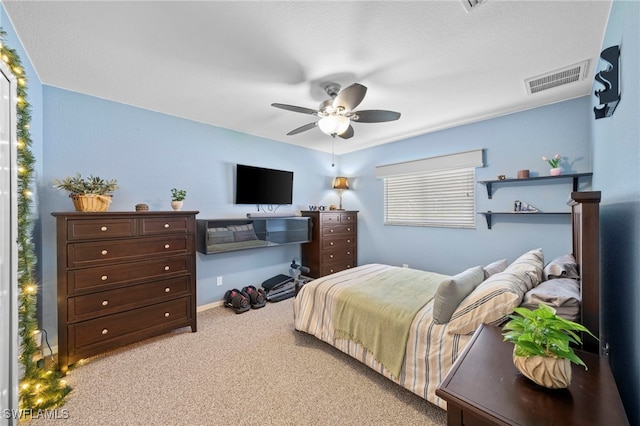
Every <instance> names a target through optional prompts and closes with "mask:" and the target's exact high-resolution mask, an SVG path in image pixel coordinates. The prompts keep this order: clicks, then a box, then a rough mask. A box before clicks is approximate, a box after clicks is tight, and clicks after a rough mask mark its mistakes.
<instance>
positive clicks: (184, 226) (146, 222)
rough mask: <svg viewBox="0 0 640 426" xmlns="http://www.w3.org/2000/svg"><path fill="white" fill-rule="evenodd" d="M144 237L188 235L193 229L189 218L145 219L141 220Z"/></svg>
mask: <svg viewBox="0 0 640 426" xmlns="http://www.w3.org/2000/svg"><path fill="white" fill-rule="evenodd" d="M141 228H142V230H141V234H142V235H158V234H172V233H182V234H184V233H187V232H189V229H190V228H191V218H190V217H189V216H177V217H145V218H142V219H141Z"/></svg>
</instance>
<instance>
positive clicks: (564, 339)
mask: <svg viewBox="0 0 640 426" xmlns="http://www.w3.org/2000/svg"><path fill="white" fill-rule="evenodd" d="M538 306H539V307H538V309H536V310H533V311H532V310H529V309H527V308H520V307H519V308H515V309H514V312H515V314H511V315H509V318H510V321H509V322H507V324H505V326H504V328H503V329H504V330H505V332H504V333H503V334H502V335H503V338H504V340H508V341H510V342H511V343H513V344H514V348H513V364H514V365H515V366H516V368H517V369H518V370H519V371H520V372H521V373H522V374H523V375H524V376H525V377H527V378H528V379H530V380H531V381H533V382H534V383H536V384H538V385H540V386H544V387H546V388H550V389H563V388H566V387H568V386H569V385H570V384H571V362H573V363H574V364H577V365H582V366H583V367H584V368H585V369H586V368H587V366H586V365H585V363H584V362H583V361H582V360H581V359H580V358H579V357H578V356H577V355H576V354H575V352H574V351H573V349H572V348H571V346H570V345H571V344H576V345H580V344H582V340H581V338H580V335H579V334H578V332H584V333H588V334H589V335H591V336H593V337H594V338H596V337H595V336H594V335H593V334H592V333H591V332H590V331H589V330H588V329H587V328H586V327H585V326H583V325H581V324H578V323H575V322H573V321H569V320H566V319H564V318H561V317H559V316H557V315H556V311H555V309H553V308H552V307H550V306H547V305H545V304H543V303H541V304H540V305H538Z"/></svg>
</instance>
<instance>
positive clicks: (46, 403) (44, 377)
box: [0, 28, 71, 410]
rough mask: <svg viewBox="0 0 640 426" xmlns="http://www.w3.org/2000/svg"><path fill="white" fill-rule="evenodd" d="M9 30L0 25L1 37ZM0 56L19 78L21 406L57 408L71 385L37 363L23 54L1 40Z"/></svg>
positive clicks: (30, 159) (31, 165)
mask: <svg viewBox="0 0 640 426" xmlns="http://www.w3.org/2000/svg"><path fill="white" fill-rule="evenodd" d="M5 37H6V33H5V31H4V30H2V28H0V39H1V40H3V41H4V39H5ZM0 57H2V60H3V61H4V62H5V63H6V64H7V66H8V67H9V69H11V70H12V71H13V73H14V74H15V75H16V77H17V83H18V84H17V87H16V92H17V111H16V118H17V125H16V132H17V142H16V146H17V149H18V157H17V166H18V172H19V173H18V189H19V190H18V206H17V207H18V208H17V210H18V233H17V234H18V235H17V243H18V244H17V245H18V286H19V289H20V292H19V293H18V328H19V330H20V352H19V354H18V361H19V362H20V364H21V368H20V370H21V376H22V380H21V382H20V384H19V397H20V398H19V402H18V405H19V408H20V409H23V410H45V409H52V408H57V407H59V406H61V405H62V404H64V400H65V398H66V396H67V394H69V392H71V388H70V387H69V386H68V385H67V383H66V382H65V381H64V380H62V379H61V377H60V372H59V371H58V370H54V369H53V367H50V368H47V367H46V366H45V365H44V363H42V365H40V364H39V363H38V361H39V359H38V358H39V357H38V356H36V355H37V353H38V345H37V343H36V337H35V336H36V334H37V333H38V332H39V327H38V321H37V318H36V314H37V306H36V303H37V298H36V295H37V293H38V285H37V284H35V283H36V279H35V276H36V274H35V265H36V256H35V250H34V248H33V242H32V241H31V234H32V232H31V231H32V228H33V223H32V221H31V219H30V217H31V214H30V209H31V201H30V199H31V198H32V197H33V193H32V192H31V190H30V189H29V187H30V185H31V179H32V177H33V173H34V163H35V158H34V156H33V154H32V153H31V151H30V149H29V147H30V146H31V135H30V134H29V129H30V127H31V126H30V124H29V121H30V120H31V112H30V105H29V102H27V99H28V97H27V83H28V81H27V77H26V76H24V75H23V73H24V68H23V67H22V64H21V61H20V57H19V56H18V55H17V54H16V52H15V51H14V50H12V49H9V48H8V47H7V46H6V45H5V44H4V43H2V42H0Z"/></svg>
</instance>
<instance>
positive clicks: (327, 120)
mask: <svg viewBox="0 0 640 426" xmlns="http://www.w3.org/2000/svg"><path fill="white" fill-rule="evenodd" d="M324 91H325V92H326V93H327V95H329V96H330V98H329V99H327V100H325V101H323V102H322V103H321V104H320V107H319V108H318V109H317V110H315V109H311V108H304V107H299V106H295V105H287V104H279V103H273V104H271V106H273V107H276V108H281V109H286V110H288V111H293V112H300V113H302V114H309V115H315V116H318V117H320V119H319V120H318V121H315V122H313V123H309V124H305V125H304V126H301V127H298V128H297V129H293V130H292V131H290V132H289V133H287V135H289V136H290V135H296V134H298V133H302V132H305V131H307V130H311V129H313V128H314V127H319V128H320V130H321V131H322V132H323V133H325V134H327V135H329V136H332V137H334V138H335V137H336V136H339V137H341V138H342V139H349V138H350V137H352V136H353V127H352V126H351V122H356V123H382V122H385V121H394V120H397V119H399V118H400V113H399V112H395V111H385V110H380V109H370V110H362V111H354V109H355V108H356V107H357V106H358V105H360V102H362V100H363V99H364V95H365V94H366V93H367V88H366V87H365V86H363V85H362V84H358V83H354V84H352V85H351V86H348V87H346V88H345V89H343V90H340V85H339V84H338V83H327V84H326V85H325V86H324Z"/></svg>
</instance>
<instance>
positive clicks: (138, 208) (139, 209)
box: [136, 204, 149, 212]
mask: <svg viewBox="0 0 640 426" xmlns="http://www.w3.org/2000/svg"><path fill="white" fill-rule="evenodd" d="M148 210H149V206H148V205H146V204H136V211H137V212H146V211H148Z"/></svg>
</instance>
